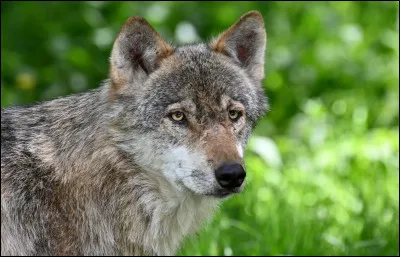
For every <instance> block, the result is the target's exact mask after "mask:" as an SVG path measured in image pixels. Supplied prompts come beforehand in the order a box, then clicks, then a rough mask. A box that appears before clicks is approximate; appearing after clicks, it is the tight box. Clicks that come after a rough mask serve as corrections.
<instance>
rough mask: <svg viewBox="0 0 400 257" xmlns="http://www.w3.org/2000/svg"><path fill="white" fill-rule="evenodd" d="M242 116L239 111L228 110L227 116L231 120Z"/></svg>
mask: <svg viewBox="0 0 400 257" xmlns="http://www.w3.org/2000/svg"><path fill="white" fill-rule="evenodd" d="M241 116H242V112H241V111H236V110H229V118H230V119H231V120H233V121H237V120H238V119H239V118H240V117H241Z"/></svg>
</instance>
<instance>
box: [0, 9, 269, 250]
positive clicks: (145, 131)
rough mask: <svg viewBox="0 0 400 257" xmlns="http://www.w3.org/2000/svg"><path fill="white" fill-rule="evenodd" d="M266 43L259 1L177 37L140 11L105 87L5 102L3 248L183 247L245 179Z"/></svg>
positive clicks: (119, 44) (260, 101)
mask: <svg viewBox="0 0 400 257" xmlns="http://www.w3.org/2000/svg"><path fill="white" fill-rule="evenodd" d="M265 52H266V31H265V26H264V21H263V17H262V15H261V14H260V13H259V12H258V11H250V12H248V13H246V14H244V15H242V16H241V17H240V19H238V20H237V21H236V23H234V24H233V25H232V26H231V27H230V28H228V29H227V30H226V31H224V32H222V33H221V34H219V35H218V36H216V37H214V38H212V39H211V40H209V41H208V42H206V43H196V44H187V45H179V46H177V45H173V44H171V43H168V42H167V41H165V40H164V39H163V38H162V37H161V36H160V35H159V34H158V33H157V32H156V31H155V30H154V29H153V28H152V27H151V25H150V24H149V23H148V22H147V21H146V20H145V19H144V18H142V17H137V16H135V17H131V18H129V19H128V20H127V21H126V23H125V24H124V25H123V26H122V28H121V30H120V33H119V34H118V36H117V37H116V39H115V41H114V44H113V46H112V50H111V56H110V59H109V63H110V66H109V67H110V68H109V73H108V78H107V79H105V80H104V81H103V82H102V84H101V85H100V86H99V87H98V88H95V89H92V90H89V91H87V92H83V93H78V94H72V95H69V96H65V97H59V98H56V99H53V100H50V101H43V102H38V103H34V104H32V105H27V106H12V107H8V108H2V109H1V255H110V256H111V255H175V254H176V253H177V251H178V250H179V249H180V247H181V243H182V240H183V239H184V238H185V237H187V236H191V235H193V234H195V233H196V232H197V231H199V229H200V228H201V227H202V226H204V225H205V224H206V222H209V221H210V220H211V219H212V216H213V214H214V213H215V211H216V210H217V209H218V206H219V205H220V203H221V201H222V200H224V199H228V198H230V196H232V195H235V194H236V195H237V194H238V193H240V192H241V191H242V190H243V188H244V186H245V177H246V170H245V164H244V161H243V151H244V149H245V148H246V145H247V143H248V140H249V136H250V135H251V133H252V130H253V129H254V127H255V126H256V125H257V123H258V121H259V120H260V118H261V117H263V116H264V115H265V113H266V112H267V111H268V106H269V105H268V101H267V97H266V94H265V93H264V90H263V87H262V82H263V80H264V77H265V75H264V58H265Z"/></svg>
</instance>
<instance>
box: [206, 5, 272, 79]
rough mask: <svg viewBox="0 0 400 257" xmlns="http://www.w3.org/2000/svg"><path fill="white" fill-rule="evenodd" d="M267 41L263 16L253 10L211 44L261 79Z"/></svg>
mask: <svg viewBox="0 0 400 257" xmlns="http://www.w3.org/2000/svg"><path fill="white" fill-rule="evenodd" d="M266 41H267V35H266V32H265V27H264V20H263V17H262V16H261V14H260V13H259V12H257V11H251V12H248V13H246V14H244V15H243V16H242V17H240V19H239V21H237V22H236V23H235V24H233V25H232V26H231V27H230V28H229V29H228V30H226V31H225V32H223V33H222V34H221V35H220V36H219V37H218V38H217V39H215V40H213V41H212V42H211V44H210V46H211V49H213V50H214V51H216V52H220V53H223V54H225V55H227V56H229V57H231V58H233V59H234V60H235V61H237V62H239V63H240V64H241V65H242V66H243V67H244V68H245V69H246V70H247V72H248V74H249V75H250V76H251V77H252V78H253V79H255V80H256V81H260V80H262V79H263V78H264V57H265V48H266Z"/></svg>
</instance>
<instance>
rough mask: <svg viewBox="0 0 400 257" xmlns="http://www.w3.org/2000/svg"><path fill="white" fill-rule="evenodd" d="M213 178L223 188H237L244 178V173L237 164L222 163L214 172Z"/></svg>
mask: <svg viewBox="0 0 400 257" xmlns="http://www.w3.org/2000/svg"><path fill="white" fill-rule="evenodd" d="M215 177H216V178H217V181H218V183H219V184H220V185H221V186H222V187H223V188H228V189H233V188H235V187H239V186H240V185H241V184H242V183H243V181H244V178H245V177H246V172H245V171H244V169H243V167H242V165H241V164H239V163H224V164H222V165H221V166H219V167H218V169H216V170H215Z"/></svg>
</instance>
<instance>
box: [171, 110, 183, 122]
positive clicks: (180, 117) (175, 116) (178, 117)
mask: <svg viewBox="0 0 400 257" xmlns="http://www.w3.org/2000/svg"><path fill="white" fill-rule="evenodd" d="M170 117H171V118H172V119H173V120H174V121H182V120H183V119H184V118H185V115H184V114H183V112H180V111H176V112H173V113H171V116H170Z"/></svg>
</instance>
